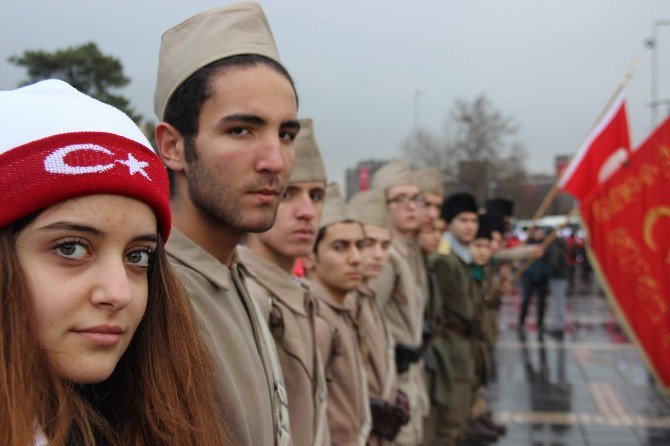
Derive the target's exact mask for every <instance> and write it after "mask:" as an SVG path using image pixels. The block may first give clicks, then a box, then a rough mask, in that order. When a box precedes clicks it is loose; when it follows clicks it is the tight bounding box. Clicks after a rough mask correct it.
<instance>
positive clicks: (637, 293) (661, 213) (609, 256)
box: [580, 119, 670, 391]
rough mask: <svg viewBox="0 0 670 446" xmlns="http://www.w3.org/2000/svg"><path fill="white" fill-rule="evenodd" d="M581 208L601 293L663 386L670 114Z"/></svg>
mask: <svg viewBox="0 0 670 446" xmlns="http://www.w3.org/2000/svg"><path fill="white" fill-rule="evenodd" d="M580 210H581V212H582V217H583V219H584V224H585V226H586V229H587V231H588V235H589V237H588V243H589V247H590V255H591V259H592V261H593V265H594V267H595V268H596V270H597V271H598V272H599V274H600V277H601V278H602V279H603V282H604V285H605V287H606V291H607V294H608V296H609V298H610V299H611V301H612V302H613V303H614V305H615V307H616V308H617V310H618V313H619V315H620V317H621V318H622V320H623V321H624V324H625V326H626V328H627V329H628V332H629V334H630V335H631V336H632V337H633V338H634V339H635V341H636V342H637V345H638V347H639V348H640V349H641V350H642V353H643V356H644V358H645V360H646V362H647V364H648V365H649V366H650V368H651V369H652V370H653V372H654V375H655V376H656V377H657V378H658V380H659V382H660V384H661V386H662V388H663V389H664V390H666V391H670V119H668V120H666V121H665V122H664V123H663V124H662V125H661V126H660V127H658V128H657V129H656V131H655V132H654V133H653V134H652V135H651V136H650V137H649V138H648V139H647V140H646V141H645V142H644V143H643V144H642V145H641V146H640V148H639V149H638V150H636V151H635V152H633V154H632V156H631V159H630V160H629V162H628V165H627V166H624V167H622V168H621V169H620V170H619V171H617V172H616V173H615V174H614V175H613V176H612V177H610V178H609V179H608V180H607V181H606V182H605V183H603V184H602V186H601V187H600V188H598V189H597V190H596V191H595V192H594V193H593V194H591V195H590V196H589V197H588V199H587V200H585V201H584V202H583V203H582V204H581V206H580Z"/></svg>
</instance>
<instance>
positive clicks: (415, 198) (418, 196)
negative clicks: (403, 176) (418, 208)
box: [386, 194, 426, 206]
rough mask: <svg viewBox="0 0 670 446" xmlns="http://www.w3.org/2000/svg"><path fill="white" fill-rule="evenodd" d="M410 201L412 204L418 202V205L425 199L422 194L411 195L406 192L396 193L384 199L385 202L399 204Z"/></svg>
mask: <svg viewBox="0 0 670 446" xmlns="http://www.w3.org/2000/svg"><path fill="white" fill-rule="evenodd" d="M410 201H411V202H412V203H414V204H420V205H423V204H425V203H426V200H425V199H424V198H423V195H421V194H416V195H412V196H411V197H410V196H409V195H407V194H400V195H396V196H395V197H393V198H389V199H388V200H386V203H387V204H390V203H397V204H399V205H401V206H407V205H408V204H409V202H410Z"/></svg>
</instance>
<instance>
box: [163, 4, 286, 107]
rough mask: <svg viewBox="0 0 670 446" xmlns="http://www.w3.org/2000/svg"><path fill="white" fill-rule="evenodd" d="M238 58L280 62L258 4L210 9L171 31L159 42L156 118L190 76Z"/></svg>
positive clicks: (266, 22)
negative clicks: (257, 57) (255, 55)
mask: <svg viewBox="0 0 670 446" xmlns="http://www.w3.org/2000/svg"><path fill="white" fill-rule="evenodd" d="M240 54H257V55H260V56H265V57H268V58H270V59H273V60H275V61H277V62H280V60H279V52H278V51H277V46H276V45H275V41H274V37H273V36H272V31H271V30H270V24H269V23H268V21H267V18H265V14H264V13H263V10H262V9H261V7H260V6H259V5H258V4H257V3H254V2H244V3H236V4H233V5H228V6H224V7H222V8H217V9H212V10H210V11H206V12H203V13H201V14H198V15H196V16H194V17H191V18H190V19H188V20H186V21H184V22H182V23H180V24H179V25H177V26H175V27H173V28H170V29H169V30H168V31H166V32H165V34H163V37H162V38H161V48H160V52H159V54H158V76H157V79H156V90H155V91H154V111H155V112H156V116H158V118H159V119H163V118H164V113H165V107H166V105H167V103H168V100H169V99H170V97H171V96H172V94H173V93H174V92H175V90H176V89H177V88H178V87H179V86H180V85H181V84H182V83H184V81H185V80H186V79H188V78H189V77H190V76H191V75H192V74H193V73H195V72H196V71H198V70H199V69H200V68H202V67H204V66H205V65H208V64H210V63H212V62H214V61H217V60H219V59H225V58H226V57H231V56H237V55H240ZM280 63H281V62H280Z"/></svg>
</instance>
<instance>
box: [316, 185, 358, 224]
mask: <svg viewBox="0 0 670 446" xmlns="http://www.w3.org/2000/svg"><path fill="white" fill-rule="evenodd" d="M345 220H354V217H353V215H351V212H349V208H348V207H347V205H346V204H345V203H344V199H342V194H340V186H339V185H338V184H337V183H330V184H328V186H326V196H325V198H324V203H323V211H322V212H321V221H320V222H319V229H320V228H325V227H326V226H330V225H332V224H334V223H339V222H341V221H345Z"/></svg>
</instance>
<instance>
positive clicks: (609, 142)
mask: <svg viewBox="0 0 670 446" xmlns="http://www.w3.org/2000/svg"><path fill="white" fill-rule="evenodd" d="M629 155H630V136H629V132H628V118H627V115H626V99H625V96H624V94H623V93H621V94H620V95H619V96H618V97H617V99H616V100H615V101H614V102H613V103H612V106H611V107H610V108H609V109H608V110H607V113H605V115H604V117H603V119H601V120H600V122H598V124H597V125H596V127H595V128H594V129H593V131H592V132H591V134H590V135H589V136H588V138H586V141H584V144H582V146H581V147H580V148H579V150H578V151H577V153H576V154H575V156H574V157H573V158H572V160H571V161H570V164H569V165H568V167H567V168H566V169H565V171H564V173H563V175H562V176H561V178H560V180H559V183H558V188H559V189H560V190H562V191H564V192H567V193H569V194H570V195H572V196H573V197H575V198H576V199H577V200H579V201H583V200H584V199H585V198H586V197H587V196H588V195H589V194H590V193H591V192H593V191H594V190H595V189H596V188H597V186H598V184H600V183H603V182H604V181H605V180H606V179H607V178H609V177H610V176H611V175H612V174H613V173H614V172H616V170H617V169H618V168H619V166H621V164H623V163H624V162H625V161H626V160H627V159H628V158H629Z"/></svg>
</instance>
